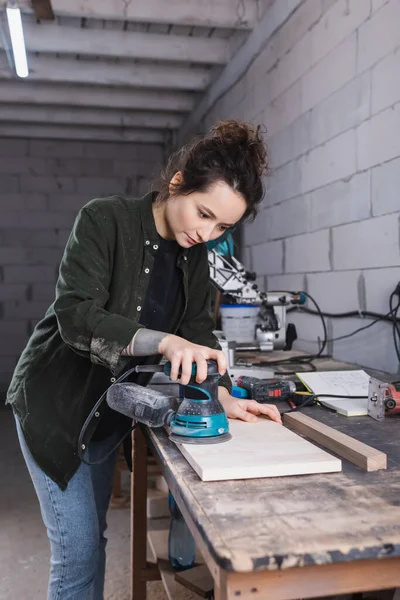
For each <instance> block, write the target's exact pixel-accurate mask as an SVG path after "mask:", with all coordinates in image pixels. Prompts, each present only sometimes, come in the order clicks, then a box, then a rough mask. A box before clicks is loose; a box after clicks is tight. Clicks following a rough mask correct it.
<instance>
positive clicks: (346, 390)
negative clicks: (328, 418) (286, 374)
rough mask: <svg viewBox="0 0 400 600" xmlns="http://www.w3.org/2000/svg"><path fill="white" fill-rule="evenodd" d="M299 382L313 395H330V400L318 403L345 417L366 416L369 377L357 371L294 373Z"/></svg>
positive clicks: (325, 399) (321, 400) (320, 400)
mask: <svg viewBox="0 0 400 600" xmlns="http://www.w3.org/2000/svg"><path fill="white" fill-rule="evenodd" d="M296 375H297V377H298V378H299V379H300V381H301V382H302V383H303V384H304V385H305V387H306V388H307V389H308V390H309V391H310V392H312V393H313V394H316V395H317V396H318V394H332V398H318V401H319V402H320V403H321V404H323V405H324V406H327V407H328V408H332V409H334V410H336V411H337V412H338V413H339V414H341V415H345V416H346V417H359V416H363V415H368V385H369V380H370V376H369V375H368V373H366V372H365V371H363V370H359V371H320V372H315V373H296ZM335 394H338V395H339V396H365V398H363V399H359V400H358V399H350V398H335Z"/></svg>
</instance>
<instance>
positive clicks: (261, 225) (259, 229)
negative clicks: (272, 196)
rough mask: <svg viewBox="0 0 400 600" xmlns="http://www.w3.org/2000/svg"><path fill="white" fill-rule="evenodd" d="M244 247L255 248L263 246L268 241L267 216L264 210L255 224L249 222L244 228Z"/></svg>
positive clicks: (260, 212)
mask: <svg viewBox="0 0 400 600" xmlns="http://www.w3.org/2000/svg"><path fill="white" fill-rule="evenodd" d="M242 234H243V245H244V246H254V245H255V244H261V243H262V242H265V241H266V239H267V235H268V232H267V215H266V211H265V210H264V209H261V210H260V211H259V213H258V215H257V217H256V219H255V220H254V221H253V222H247V223H245V224H244V225H243V228H242Z"/></svg>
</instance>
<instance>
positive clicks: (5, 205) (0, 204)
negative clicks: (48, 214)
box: [0, 191, 47, 213]
mask: <svg viewBox="0 0 400 600" xmlns="http://www.w3.org/2000/svg"><path fill="white" fill-rule="evenodd" d="M0 193H1V191H0ZM46 209H47V196H46V194H29V193H24V194H21V192H18V193H14V194H5V195H2V196H0V211H1V212H2V213H4V211H7V212H19V211H45V210H46Z"/></svg>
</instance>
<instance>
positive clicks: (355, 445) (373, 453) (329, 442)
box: [283, 412, 387, 471]
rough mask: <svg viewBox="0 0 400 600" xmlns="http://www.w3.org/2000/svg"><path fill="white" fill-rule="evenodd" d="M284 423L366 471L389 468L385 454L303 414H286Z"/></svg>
mask: <svg viewBox="0 0 400 600" xmlns="http://www.w3.org/2000/svg"><path fill="white" fill-rule="evenodd" d="M283 422H284V424H285V425H286V426H287V427H290V429H292V430H293V431H296V433H301V434H303V435H305V436H306V437H308V438H310V439H311V440H313V441H314V442H317V443H318V444H321V446H324V447H325V448H328V449H329V450H332V451H333V452H335V453H336V454H338V455H339V456H342V457H343V458H346V459H347V460H349V461H350V462H352V463H354V464H355V465H357V467H360V468H361V469H364V470H365V471H378V470H379V469H386V467H387V456H386V454H385V453H384V452H381V451H380V450H376V448H372V446H368V445H367V444H364V443H363V442H359V441H358V440H356V439H354V438H352V437H350V436H349V435H346V434H344V433H341V432H340V431H336V429H333V427H329V426H328V425H324V424H323V423H320V422H319V421H316V420H315V419H312V418H311V417H308V416H307V415H304V414H303V413H300V412H294V413H286V414H285V415H284V417H283Z"/></svg>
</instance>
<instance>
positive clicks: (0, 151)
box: [0, 138, 28, 158]
mask: <svg viewBox="0 0 400 600" xmlns="http://www.w3.org/2000/svg"><path fill="white" fill-rule="evenodd" d="M27 155H28V140H10V139H8V138H7V139H6V138H0V157H1V158H3V157H6V158H7V157H10V156H16V157H18V156H27Z"/></svg>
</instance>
